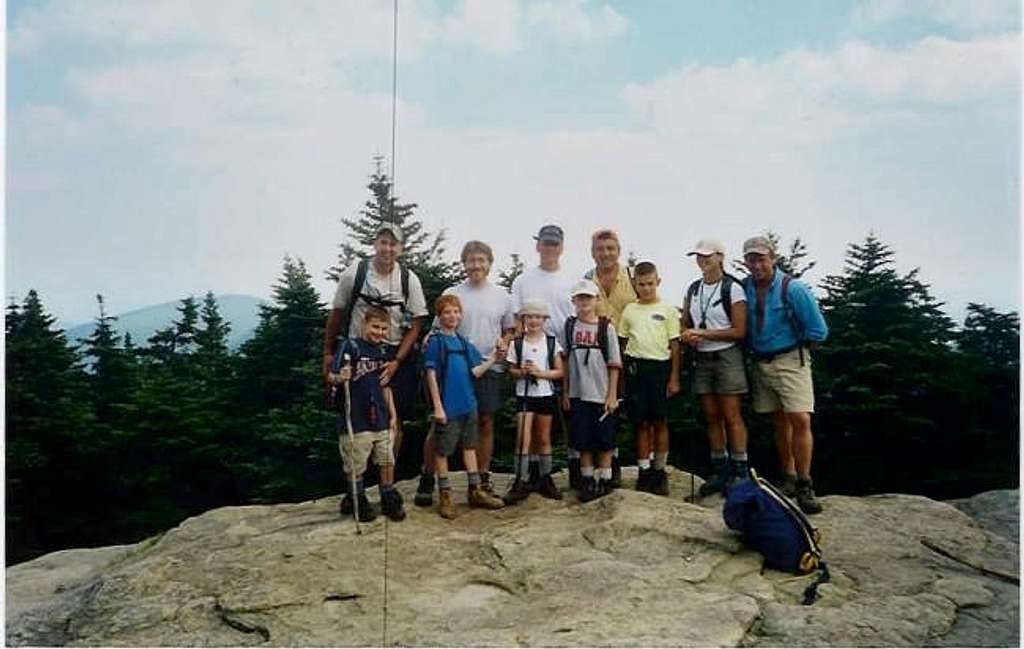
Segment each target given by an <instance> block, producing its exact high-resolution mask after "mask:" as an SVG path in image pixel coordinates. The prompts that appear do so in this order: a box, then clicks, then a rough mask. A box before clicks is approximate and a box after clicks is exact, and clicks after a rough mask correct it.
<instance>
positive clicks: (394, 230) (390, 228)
mask: <svg viewBox="0 0 1024 649" xmlns="http://www.w3.org/2000/svg"><path fill="white" fill-rule="evenodd" d="M385 232H387V233H388V234H390V235H391V236H393V237H394V238H395V241H397V242H398V243H405V237H404V236H402V228H400V227H398V226H397V225H392V224H390V223H385V224H384V225H382V226H380V227H379V228H377V234H375V235H374V238H377V237H379V236H380V235H381V234H383V233H385Z"/></svg>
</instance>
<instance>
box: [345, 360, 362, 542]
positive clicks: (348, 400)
mask: <svg viewBox="0 0 1024 649" xmlns="http://www.w3.org/2000/svg"><path fill="white" fill-rule="evenodd" d="M349 360H350V357H349V355H348V354H345V356H344V357H343V363H344V364H345V365H348V363H349ZM343 386H344V388H345V427H346V428H347V429H348V443H349V446H351V447H352V453H353V456H354V455H355V450H356V434H355V433H354V432H353V431H352V390H351V389H350V388H349V382H348V381H345V382H344V383H343ZM349 478H350V479H351V481H352V484H351V487H352V491H351V494H352V519H353V520H354V521H355V523H356V534H362V533H363V528H362V526H360V525H359V496H358V494H356V466H355V462H352V470H351V471H350V472H349Z"/></svg>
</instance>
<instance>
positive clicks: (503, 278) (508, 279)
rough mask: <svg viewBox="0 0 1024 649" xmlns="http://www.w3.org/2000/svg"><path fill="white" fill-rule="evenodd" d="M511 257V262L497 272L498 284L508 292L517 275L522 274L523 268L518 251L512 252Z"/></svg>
mask: <svg viewBox="0 0 1024 649" xmlns="http://www.w3.org/2000/svg"><path fill="white" fill-rule="evenodd" d="M511 257H512V264H511V265H510V266H509V267H508V268H506V269H504V270H502V271H499V272H498V285H499V286H503V287H504V288H505V290H506V291H509V292H511V291H512V283H513V282H515V281H516V278H517V277H519V276H520V275H522V274H523V270H524V268H525V266H524V265H523V260H522V258H521V257H520V256H519V253H518V252H513V253H512V254H511Z"/></svg>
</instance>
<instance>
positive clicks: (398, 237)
mask: <svg viewBox="0 0 1024 649" xmlns="http://www.w3.org/2000/svg"><path fill="white" fill-rule="evenodd" d="M404 240H405V237H404V235H403V233H402V229H401V228H400V227H398V226H396V225H391V224H389V223H385V224H383V225H381V226H380V227H379V228H378V229H377V235H376V238H375V239H374V241H373V251H374V254H373V257H371V258H370V259H363V260H361V261H359V263H356V264H353V265H351V266H349V267H348V268H347V269H345V272H343V273H342V274H341V277H339V278H338V288H337V290H336V291H335V293H334V300H333V302H332V304H331V312H330V314H329V315H328V316H327V326H326V330H325V332H324V358H323V375H324V377H325V380H326V377H327V375H328V373H329V372H330V369H331V363H332V362H333V360H334V353H335V349H336V346H337V341H338V338H339V336H344V337H347V338H359V337H361V334H362V326H363V314H364V313H365V312H366V309H367V308H368V307H370V306H376V307H380V308H382V309H384V310H385V311H387V312H388V314H389V315H390V317H391V326H390V327H388V337H387V344H386V345H385V351H386V353H387V355H388V357H389V358H390V359H391V360H390V361H389V362H388V363H387V365H386V366H385V368H384V371H383V372H382V373H381V383H382V384H384V385H390V386H391V389H392V393H393V394H394V398H395V408H396V409H397V410H398V427H397V433H396V436H395V439H394V440H392V444H393V450H394V454H395V457H397V456H398V451H399V448H400V447H401V444H402V427H401V422H402V420H403V419H408V418H410V417H411V416H412V409H413V405H414V401H415V398H416V390H417V376H416V359H415V357H414V356H413V355H412V353H413V346H414V345H415V343H416V340H417V339H418V338H419V333H420V327H421V321H422V319H423V317H424V316H426V315H427V301H426V298H425V297H424V295H423V286H422V285H421V284H420V279H419V278H418V277H417V276H416V274H415V273H413V272H412V271H410V270H409V269H407V268H404V267H402V265H401V264H399V263H398V257H399V256H400V255H401V254H402V244H403V242H404Z"/></svg>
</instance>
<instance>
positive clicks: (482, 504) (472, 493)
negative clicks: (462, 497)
mask: <svg viewBox="0 0 1024 649" xmlns="http://www.w3.org/2000/svg"><path fill="white" fill-rule="evenodd" d="M466 500H468V501H469V506H470V507H479V508H481V509H501V508H502V507H504V506H505V501H503V500H502V499H501V498H498V497H497V496H495V495H494V494H492V493H489V492H488V491H487V490H486V489H484V488H483V485H481V486H479V487H476V488H475V489H474V488H473V487H470V488H469V491H468V492H467V494H466Z"/></svg>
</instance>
